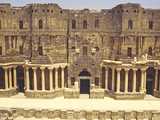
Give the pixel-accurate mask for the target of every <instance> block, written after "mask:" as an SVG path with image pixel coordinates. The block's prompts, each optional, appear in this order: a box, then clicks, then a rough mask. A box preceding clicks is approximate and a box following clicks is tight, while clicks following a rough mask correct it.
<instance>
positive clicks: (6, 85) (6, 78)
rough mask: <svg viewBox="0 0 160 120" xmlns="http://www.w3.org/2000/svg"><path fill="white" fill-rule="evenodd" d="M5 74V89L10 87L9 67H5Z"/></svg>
mask: <svg viewBox="0 0 160 120" xmlns="http://www.w3.org/2000/svg"><path fill="white" fill-rule="evenodd" d="M4 74H5V89H8V68H4Z"/></svg>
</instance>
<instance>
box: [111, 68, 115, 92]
mask: <svg viewBox="0 0 160 120" xmlns="http://www.w3.org/2000/svg"><path fill="white" fill-rule="evenodd" d="M114 75H115V69H114V68H112V90H113V91H114V82H115V78H114Z"/></svg>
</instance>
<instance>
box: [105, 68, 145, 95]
mask: <svg viewBox="0 0 160 120" xmlns="http://www.w3.org/2000/svg"><path fill="white" fill-rule="evenodd" d="M108 69H109V68H108V67H106V69H105V90H106V91H108V81H109V80H108ZM115 70H116V71H117V83H116V91H115V92H116V93H119V92H120V82H121V81H120V77H121V76H120V72H121V70H122V68H114V67H113V68H112V90H113V91H114V88H115ZM124 70H125V88H124V92H125V93H128V82H129V81H128V71H129V70H130V69H129V68H125V69H124ZM132 70H133V84H132V88H133V89H132V92H134V93H135V92H136V82H137V79H136V71H137V69H136V68H133V69H132ZM141 71H142V72H141V73H142V74H141V84H140V85H141V86H140V92H144V91H145V89H146V84H145V83H146V69H141Z"/></svg>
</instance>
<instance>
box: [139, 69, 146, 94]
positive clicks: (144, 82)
mask: <svg viewBox="0 0 160 120" xmlns="http://www.w3.org/2000/svg"><path fill="white" fill-rule="evenodd" d="M145 72H146V69H144V68H143V69H141V89H140V91H141V92H145V89H146V88H145V89H144V87H145V84H146V80H145V78H146V77H145V75H146V74H145Z"/></svg>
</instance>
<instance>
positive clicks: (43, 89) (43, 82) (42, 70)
mask: <svg viewBox="0 0 160 120" xmlns="http://www.w3.org/2000/svg"><path fill="white" fill-rule="evenodd" d="M40 69H41V75H42V91H45V73H44V70H45V67H41V68H40Z"/></svg>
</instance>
